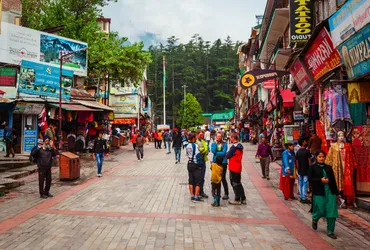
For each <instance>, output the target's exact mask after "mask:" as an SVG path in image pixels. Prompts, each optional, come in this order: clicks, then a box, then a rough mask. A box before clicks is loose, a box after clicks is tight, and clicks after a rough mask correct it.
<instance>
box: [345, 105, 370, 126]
mask: <svg viewBox="0 0 370 250" xmlns="http://www.w3.org/2000/svg"><path fill="white" fill-rule="evenodd" d="M349 109H350V112H351V118H352V121H353V125H355V126H360V125H365V124H366V103H354V104H350V105H349Z"/></svg>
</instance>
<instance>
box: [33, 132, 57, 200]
mask: <svg viewBox="0 0 370 250" xmlns="http://www.w3.org/2000/svg"><path fill="white" fill-rule="evenodd" d="M56 155H57V152H56V150H55V149H54V142H53V141H51V140H50V138H49V137H48V136H45V137H44V141H42V140H38V145H37V147H34V148H33V149H32V151H31V156H32V157H33V158H34V159H35V160H36V162H37V170H38V174H39V193H40V198H42V199H46V198H48V197H53V195H52V194H50V187H51V167H52V163H53V158H54V157H55V156H56Z"/></svg>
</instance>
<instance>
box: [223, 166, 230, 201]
mask: <svg viewBox="0 0 370 250" xmlns="http://www.w3.org/2000/svg"><path fill="white" fill-rule="evenodd" d="M226 173H227V163H222V186H224V191H225V195H227V196H229V186H228V185H227V180H226Z"/></svg>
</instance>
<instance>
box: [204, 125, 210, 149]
mask: <svg viewBox="0 0 370 250" xmlns="http://www.w3.org/2000/svg"><path fill="white" fill-rule="evenodd" d="M204 140H206V142H207V145H208V146H209V142H210V141H211V131H209V129H208V128H207V130H206V132H205V133H204Z"/></svg>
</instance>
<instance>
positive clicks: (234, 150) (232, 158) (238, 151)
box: [226, 133, 247, 205]
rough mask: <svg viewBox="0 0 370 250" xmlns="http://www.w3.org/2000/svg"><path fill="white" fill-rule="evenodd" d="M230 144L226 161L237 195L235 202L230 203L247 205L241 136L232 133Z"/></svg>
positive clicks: (230, 202)
mask: <svg viewBox="0 0 370 250" xmlns="http://www.w3.org/2000/svg"><path fill="white" fill-rule="evenodd" d="M230 142H231V143H232V144H233V145H232V146H231V148H230V150H229V151H228V152H227V153H226V159H228V160H229V171H230V182H231V185H232V186H233V189H234V193H235V200H234V201H229V204H231V205H241V204H247V202H246V198H245V193H244V188H243V185H242V183H241V176H242V159H243V145H242V144H240V143H239V136H238V135H237V134H235V133H232V134H231V136H230Z"/></svg>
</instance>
